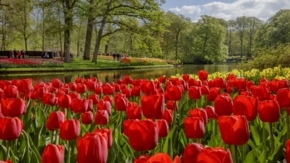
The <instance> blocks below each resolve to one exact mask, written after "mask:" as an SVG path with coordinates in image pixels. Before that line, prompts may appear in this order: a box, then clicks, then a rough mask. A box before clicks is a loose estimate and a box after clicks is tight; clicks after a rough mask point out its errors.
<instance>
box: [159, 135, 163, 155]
mask: <svg viewBox="0 0 290 163" xmlns="http://www.w3.org/2000/svg"><path fill="white" fill-rule="evenodd" d="M162 146H163V138H160V153H161V152H162Z"/></svg>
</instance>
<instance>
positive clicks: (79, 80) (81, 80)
mask: <svg viewBox="0 0 290 163" xmlns="http://www.w3.org/2000/svg"><path fill="white" fill-rule="evenodd" d="M75 83H83V78H76V80H75Z"/></svg>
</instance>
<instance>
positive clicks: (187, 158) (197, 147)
mask: <svg viewBox="0 0 290 163" xmlns="http://www.w3.org/2000/svg"><path fill="white" fill-rule="evenodd" d="M203 149H204V147H203V146H202V144H197V143H190V144H187V145H186V147H185V149H184V151H183V155H182V161H183V163H196V162H197V156H198V154H199V153H200V152H201V151H202V150H203Z"/></svg>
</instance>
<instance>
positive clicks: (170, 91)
mask: <svg viewBox="0 0 290 163" xmlns="http://www.w3.org/2000/svg"><path fill="white" fill-rule="evenodd" d="M165 93H166V94H167V97H168V100H172V101H179V100H181V98H182V93H183V91H182V88H181V87H180V86H175V85H174V86H170V87H166V92H165Z"/></svg>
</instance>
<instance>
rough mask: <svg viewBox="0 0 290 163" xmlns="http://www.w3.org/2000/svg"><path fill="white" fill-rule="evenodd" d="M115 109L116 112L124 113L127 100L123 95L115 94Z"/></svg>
mask: <svg viewBox="0 0 290 163" xmlns="http://www.w3.org/2000/svg"><path fill="white" fill-rule="evenodd" d="M114 101H115V107H116V110H118V111H126V108H127V106H128V99H127V98H126V96H125V95H124V94H116V95H115V98H114Z"/></svg>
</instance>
